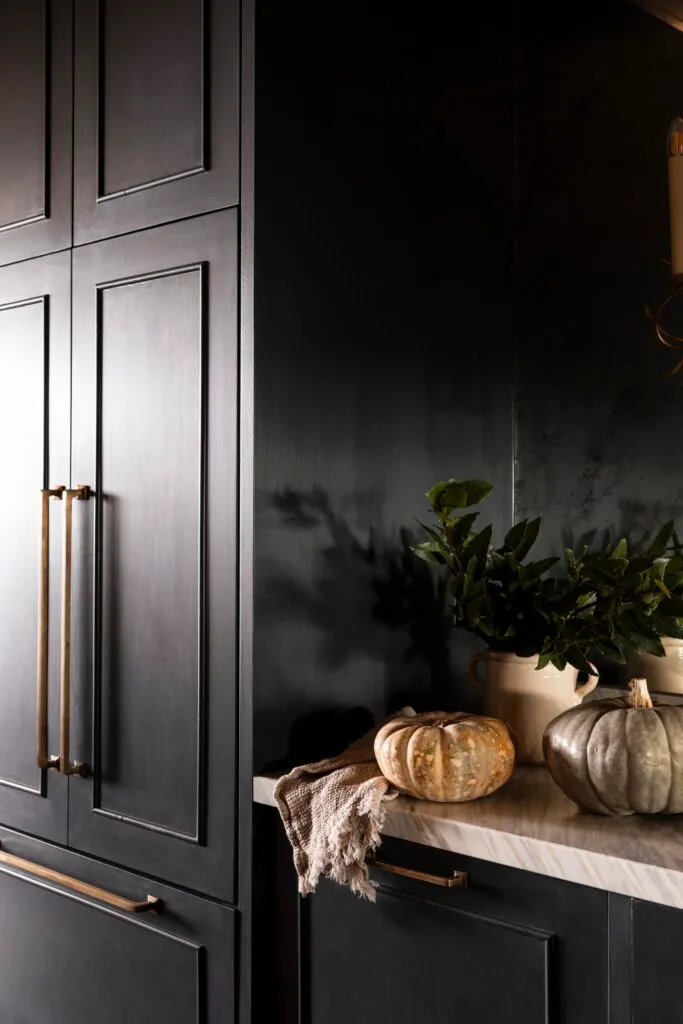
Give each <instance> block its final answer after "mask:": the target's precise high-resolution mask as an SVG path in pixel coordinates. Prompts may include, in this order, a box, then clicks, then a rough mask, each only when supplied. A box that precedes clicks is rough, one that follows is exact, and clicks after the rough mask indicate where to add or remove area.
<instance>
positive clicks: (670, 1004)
mask: <svg viewBox="0 0 683 1024" xmlns="http://www.w3.org/2000/svg"><path fill="white" fill-rule="evenodd" d="M632 914H633V940H632V941H633V961H632V968H631V971H632V973H631V979H632V981H631V989H632V993H633V995H632V1000H633V1009H632V1013H633V1016H632V1024H649V1022H650V1021H654V1020H656V1021H657V1024H677V1022H678V1021H680V1019H681V1008H682V1007H683V984H682V983H681V974H680V971H679V969H678V967H677V966H676V963H677V957H676V954H677V952H678V949H679V948H680V943H681V935H682V934H683V914H681V913H680V912H677V911H675V910H669V909H668V908H667V909H665V908H664V907H656V906H653V905H651V904H648V903H642V902H640V901H639V900H634V901H633V911H632Z"/></svg>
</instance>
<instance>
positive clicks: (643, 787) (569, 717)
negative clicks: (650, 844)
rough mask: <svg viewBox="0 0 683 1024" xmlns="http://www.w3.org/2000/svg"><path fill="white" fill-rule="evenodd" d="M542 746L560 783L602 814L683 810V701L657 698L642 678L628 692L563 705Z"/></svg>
mask: <svg viewBox="0 0 683 1024" xmlns="http://www.w3.org/2000/svg"><path fill="white" fill-rule="evenodd" d="M543 752H544V754H545V759H546V764H547V765H548V769H549V771H550V774H551V775H552V777H553V779H554V780H555V782H556V783H557V784H558V786H559V787H560V789H562V790H564V792H565V793H566V794H567V796H568V797H570V798H571V799H572V800H573V801H574V802H575V803H577V804H578V805H579V807H582V808H583V809H584V810H586V811H594V812H595V813H597V814H613V815H616V814H681V813H683V705H676V704H668V705H667V704H658V703H657V702H656V701H655V702H654V703H653V701H652V699H651V697H650V694H649V693H648V689H647V683H646V681H645V680H644V679H632V680H631V683H630V694H629V696H628V697H627V698H626V699H624V698H617V699H615V700H599V701H593V702H592V703H589V704H582V705H579V707H576V708H572V709H571V710H570V711H565V712H564V714H562V715H558V717H557V718H554V719H553V721H552V722H550V724H549V725H548V727H547V729H546V731H545V735H544V737H543Z"/></svg>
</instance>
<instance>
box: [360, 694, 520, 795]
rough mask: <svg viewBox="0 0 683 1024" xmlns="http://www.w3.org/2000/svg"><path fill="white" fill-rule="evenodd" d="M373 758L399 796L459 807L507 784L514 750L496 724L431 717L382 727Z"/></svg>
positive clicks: (444, 714) (493, 721) (398, 720)
mask: <svg viewBox="0 0 683 1024" xmlns="http://www.w3.org/2000/svg"><path fill="white" fill-rule="evenodd" d="M375 757H376V758H377V763H378V764H379V766H380V768H381V770H382V774H383V775H384V776H385V777H386V778H387V779H388V780H389V782H391V783H392V785H394V786H396V788H397V789H400V790H402V791H403V792H404V793H408V794H409V795H410V796H415V797H418V799H420V800H438V801H441V802H444V803H451V802H452V803H460V802H462V801H464V800H475V799H476V798H477V797H480V796H486V795H487V794H488V793H493V791H494V790H495V789H498V787H499V786H502V785H503V783H504V782H507V780H508V779H509V778H510V776H511V774H512V769H513V768H514V766H515V745H514V742H513V740H512V735H511V733H510V730H509V729H508V727H507V726H506V725H505V723H504V722H500V721H498V719H497V718H486V717H484V716H481V715H468V714H466V713H464V712H453V713H450V712H444V711H433V712H431V713H429V714H423V715H416V716H415V717H413V718H394V719H392V720H391V721H390V722H387V724H386V725H384V726H383V727H382V728H381V729H380V730H379V732H378V733H377V736H376V737H375Z"/></svg>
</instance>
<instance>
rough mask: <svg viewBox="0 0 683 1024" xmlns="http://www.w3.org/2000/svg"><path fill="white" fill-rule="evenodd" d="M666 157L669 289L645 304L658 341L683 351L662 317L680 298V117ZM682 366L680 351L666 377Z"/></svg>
mask: <svg viewBox="0 0 683 1024" xmlns="http://www.w3.org/2000/svg"><path fill="white" fill-rule="evenodd" d="M666 150H667V153H668V157H669V217H670V222H671V276H670V277H669V290H668V292H667V294H666V295H665V296H664V298H663V299H662V301H661V302H660V304H659V306H658V307H657V309H656V310H653V309H651V308H650V307H649V306H648V307H646V308H647V313H648V316H649V317H650V318H651V319H652V321H653V323H654V328H655V336H656V338H657V341H658V342H659V343H660V344H661V345H665V346H666V348H671V349H674V350H675V351H678V352H682V353H683V337H680V336H679V335H677V334H674V333H672V332H671V331H669V330H667V328H666V327H664V325H663V323H662V318H663V316H664V314H665V312H666V311H667V309H668V307H669V306H670V305H671V304H672V303H673V302H675V301H676V300H677V299H680V298H683V118H682V117H675V118H674V119H673V121H672V122H671V125H670V126H669V132H668V135H667V137H666ZM682 369H683V355H682V356H681V358H680V359H679V360H678V362H677V363H676V365H675V366H674V368H673V369H672V370H670V371H669V373H668V374H667V377H673V376H674V375H675V374H677V373H678V372H679V371H680V370H682Z"/></svg>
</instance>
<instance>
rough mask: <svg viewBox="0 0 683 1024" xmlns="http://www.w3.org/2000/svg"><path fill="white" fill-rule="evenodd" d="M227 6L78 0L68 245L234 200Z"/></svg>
mask: <svg viewBox="0 0 683 1024" xmlns="http://www.w3.org/2000/svg"><path fill="white" fill-rule="evenodd" d="M238 31H239V4H238V3H237V0H220V3H209V2H208V0H146V2H145V3H143V4H141V3H139V2H138V0H98V2H95V0H76V84H75V90H76V102H75V112H76V113H75V117H76V121H75V132H76V167H75V197H76V215H75V220H76V224H75V236H76V242H77V243H81V242H89V241H93V240H94V239H97V238H106V237H111V236H112V235H117V234H122V233H125V232H127V231H132V230H135V229H138V228H143V227H148V226H150V225H153V224H160V223H162V222H164V221H171V220H177V219H178V218H180V217H185V216H188V215H190V214H196V213H206V212H209V211H211V210H217V209H219V208H221V207H226V206H232V205H234V204H236V203H237V199H238V194H237V190H238V159H239V157H238V114H239V84H238V83H239V78H238V72H239V49H238Z"/></svg>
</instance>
